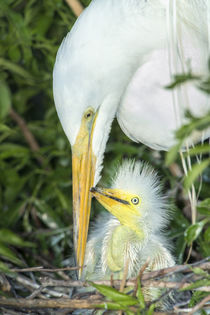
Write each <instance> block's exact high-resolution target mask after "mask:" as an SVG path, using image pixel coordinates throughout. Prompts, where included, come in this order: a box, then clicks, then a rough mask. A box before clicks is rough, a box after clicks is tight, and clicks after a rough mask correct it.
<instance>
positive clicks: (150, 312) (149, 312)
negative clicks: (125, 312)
mask: <svg viewBox="0 0 210 315" xmlns="http://www.w3.org/2000/svg"><path fill="white" fill-rule="evenodd" d="M154 310H155V304H151V305H150V307H149V309H148V311H147V315H153V313H154Z"/></svg>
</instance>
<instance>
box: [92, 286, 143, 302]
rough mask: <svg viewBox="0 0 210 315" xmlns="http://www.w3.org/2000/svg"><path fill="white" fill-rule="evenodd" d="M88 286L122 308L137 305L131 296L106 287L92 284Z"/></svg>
mask: <svg viewBox="0 0 210 315" xmlns="http://www.w3.org/2000/svg"><path fill="white" fill-rule="evenodd" d="M90 284H91V285H92V286H93V287H94V288H96V289H97V290H98V291H99V292H100V293H101V294H103V295H104V296H106V297H107V298H109V299H111V300H112V301H114V302H118V303H120V304H121V305H124V306H130V305H136V304H138V300H137V299H136V298H134V297H132V296H129V295H127V294H125V293H122V292H119V291H117V290H116V289H114V288H112V287H109V286H106V285H99V284H95V283H93V282H90Z"/></svg>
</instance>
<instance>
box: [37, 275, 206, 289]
mask: <svg viewBox="0 0 210 315" xmlns="http://www.w3.org/2000/svg"><path fill="white" fill-rule="evenodd" d="M39 280H40V282H41V284H42V286H43V288H44V287H71V288H81V287H90V286H91V285H90V284H89V283H88V282H86V281H77V280H70V281H63V280H54V279H46V278H44V279H43V278H40V279H39ZM94 283H95V284H100V285H101V284H102V285H110V281H109V280H99V281H94ZM121 284H122V280H113V285H114V287H115V288H120V287H121ZM135 284H136V279H131V280H127V281H126V286H135ZM141 284H142V286H143V287H144V286H146V287H148V286H151V287H155V288H168V289H184V288H187V287H188V286H189V285H190V283H186V282H185V283H182V282H170V281H168V282H165V281H161V280H142V282H141ZM124 285H125V283H124ZM199 290H201V288H199ZM202 290H203V291H205V292H209V291H210V287H207V286H203V287H202Z"/></svg>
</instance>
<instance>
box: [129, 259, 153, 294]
mask: <svg viewBox="0 0 210 315" xmlns="http://www.w3.org/2000/svg"><path fill="white" fill-rule="evenodd" d="M149 261H150V259H149V258H148V259H147V260H146V262H145V264H144V265H143V266H142V267H141V269H140V271H139V274H138V276H137V278H136V282H135V287H134V291H133V296H136V292H137V290H138V280H139V279H141V277H142V275H143V273H144V271H145V269H146V268H147V267H148V265H149Z"/></svg>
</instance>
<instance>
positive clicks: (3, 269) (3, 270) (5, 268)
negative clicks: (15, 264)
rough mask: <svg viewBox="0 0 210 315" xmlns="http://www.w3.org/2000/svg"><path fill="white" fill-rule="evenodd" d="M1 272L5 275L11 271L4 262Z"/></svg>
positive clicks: (0, 268)
mask: <svg viewBox="0 0 210 315" xmlns="http://www.w3.org/2000/svg"><path fill="white" fill-rule="evenodd" d="M0 271H1V272H3V273H9V272H10V269H9V268H8V266H7V265H6V264H4V263H3V262H2V261H0Z"/></svg>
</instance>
